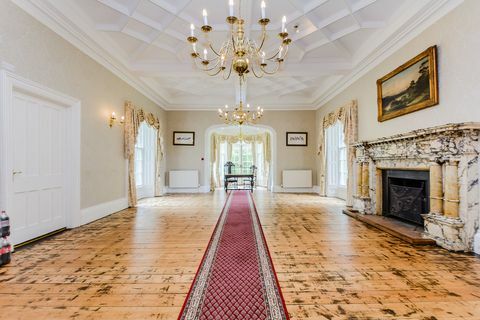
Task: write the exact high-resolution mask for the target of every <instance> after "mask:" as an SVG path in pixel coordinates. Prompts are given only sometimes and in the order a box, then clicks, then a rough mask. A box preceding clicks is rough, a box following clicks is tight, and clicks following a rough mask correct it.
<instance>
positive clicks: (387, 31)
mask: <svg viewBox="0 0 480 320" xmlns="http://www.w3.org/2000/svg"><path fill="white" fill-rule="evenodd" d="M25 1H28V2H32V3H33V2H34V3H35V6H36V7H39V8H44V9H45V10H44V12H45V13H47V14H49V13H51V12H55V13H56V14H57V16H54V15H52V17H51V18H52V19H58V17H59V16H61V18H62V19H63V20H62V23H69V26H70V28H71V29H74V28H77V30H79V31H80V32H81V33H82V34H83V35H84V37H85V41H90V42H89V44H88V46H89V47H94V46H96V47H98V48H102V51H103V52H105V54H106V56H103V59H105V60H107V61H115V63H120V65H117V66H116V67H115V68H116V69H122V70H124V71H123V74H127V73H128V75H129V77H130V78H129V79H130V80H131V81H132V82H133V83H135V85H138V86H139V87H141V88H142V90H143V89H144V91H145V92H146V94H148V95H149V96H154V97H158V101H161V104H162V106H163V107H165V108H167V109H204V108H212V109H216V108H217V107H218V106H219V104H224V103H230V104H231V103H232V102H233V101H235V100H238V99H239V97H238V90H236V89H235V88H236V86H237V81H238V79H237V78H236V77H235V76H232V77H231V79H229V80H227V81H224V80H221V79H220V78H218V77H217V78H214V77H210V76H208V75H206V74H204V73H203V72H202V71H200V70H198V69H197V68H195V67H194V65H193V63H192V59H191V58H190V53H191V46H190V45H189V44H188V43H187V41H186V38H187V36H188V35H189V31H190V23H194V24H195V26H196V34H197V35H198V36H199V40H200V42H199V43H198V47H197V50H198V51H202V50H203V48H204V47H205V46H207V45H208V44H209V43H212V45H213V47H214V48H219V47H220V46H221V44H222V42H223V41H224V40H225V39H226V38H227V34H228V30H229V25H228V24H227V23H226V21H225V18H226V16H227V14H228V0H25ZM456 1H457V2H458V1H459V0H267V1H266V2H267V9H266V11H267V16H268V17H269V18H270V20H271V23H270V25H269V26H268V27H267V30H268V40H267V42H266V46H265V48H266V51H269V50H270V51H273V50H275V49H276V48H278V45H279V38H278V33H279V31H280V25H281V18H282V16H284V15H285V16H287V18H288V23H287V28H288V31H289V33H290V37H291V38H292V39H293V43H292V45H291V47H290V50H289V56H288V58H287V59H286V63H285V65H284V67H283V68H282V70H281V71H280V72H279V73H278V74H276V75H274V76H268V77H265V78H263V79H256V78H254V77H249V78H248V81H247V97H248V98H249V99H253V100H255V101H251V104H256V103H257V101H256V100H258V102H259V103H262V105H263V106H264V107H265V108H288V109H295V108H297V109H305V108H311V109H314V108H316V107H317V105H315V103H316V101H319V99H321V97H322V96H323V95H324V94H325V93H326V92H329V91H331V90H332V88H334V87H335V86H336V85H337V84H338V83H340V82H341V81H345V80H346V79H348V77H350V76H351V74H354V70H355V68H357V67H358V66H359V65H360V64H361V63H363V61H367V60H368V58H369V57H370V56H371V55H374V54H375V53H376V52H377V51H378V49H379V47H380V46H382V45H383V44H384V43H386V41H388V39H389V38H388V37H389V36H390V37H392V39H393V37H395V36H397V35H398V33H399V32H400V31H402V30H404V29H406V28H408V27H409V26H410V25H413V24H415V23H418V21H421V19H426V18H425V12H428V14H430V15H432V16H433V15H434V13H435V10H440V8H441V7H442V5H445V4H448V3H449V2H456ZM238 2H239V0H235V3H237V4H238ZM260 2H261V0H242V2H241V13H242V17H243V18H244V19H245V23H246V33H247V35H249V36H251V37H252V38H254V39H257V38H258V37H259V36H260V32H259V30H260V28H259V25H258V22H257V21H258V19H259V17H260ZM432 8H434V9H432ZM202 9H206V10H207V11H208V19H209V24H210V25H212V26H213V27H214V31H213V32H211V33H210V34H209V36H208V38H205V37H203V36H202V35H201V31H200V30H199V27H200V26H201V25H202ZM427 9H428V10H427ZM424 11H425V12H424ZM238 12H239V9H238V7H236V8H235V13H236V14H237V15H238ZM297 30H298V31H297ZM97 51H99V50H97ZM112 63H113V62H112ZM235 94H237V96H235ZM225 100H229V101H230V102H228V101H226V102H222V101H225Z"/></svg>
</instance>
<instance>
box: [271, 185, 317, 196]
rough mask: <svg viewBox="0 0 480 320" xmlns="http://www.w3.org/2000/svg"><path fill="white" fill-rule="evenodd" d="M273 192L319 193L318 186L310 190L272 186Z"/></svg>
mask: <svg viewBox="0 0 480 320" xmlns="http://www.w3.org/2000/svg"><path fill="white" fill-rule="evenodd" d="M273 192H277V193H316V194H319V193H320V187H319V186H313V187H311V188H284V187H282V186H274V187H273Z"/></svg>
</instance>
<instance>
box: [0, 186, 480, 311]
mask: <svg viewBox="0 0 480 320" xmlns="http://www.w3.org/2000/svg"><path fill="white" fill-rule="evenodd" d="M224 196H225V195H224V193H222V192H217V193H216V194H215V195H189V196H181V195H176V196H167V197H163V198H157V199H150V200H147V201H143V202H142V203H141V207H139V208H138V210H125V211H122V212H120V213H118V214H115V215H112V216H110V217H107V218H105V219H102V220H99V221H97V222H94V223H91V224H89V225H87V226H84V227H81V228H78V229H76V230H72V231H68V232H65V233H63V234H61V235H58V236H56V237H54V238H52V239H50V240H47V241H44V242H42V243H39V244H37V245H35V246H32V247H30V248H27V249H23V250H20V251H18V252H17V253H15V255H14V261H13V263H12V264H10V265H9V266H7V267H2V268H0V319H9V320H13V319H28V320H31V319H34V320H39V319H49V320H51V319H115V320H122V319H135V320H140V319H169V320H175V319H176V318H177V316H178V313H179V311H180V307H181V305H182V303H183V300H184V298H185V296H186V293H187V291H188V289H189V286H190V284H191V282H192V280H193V276H194V273H195V271H196V269H197V267H198V264H199V263H200V259H201V257H202V254H203V252H204V250H205V248H206V246H207V242H208V240H209V238H210V235H211V233H212V231H213V227H214V224H215V223H216V221H217V218H218V215H219V213H220V210H221V207H222V206H223V201H224ZM255 198H256V204H257V208H258V211H259V215H260V219H261V220H262V224H263V228H264V231H265V235H266V238H267V242H268V245H269V247H270V250H271V253H272V257H273V262H274V264H275V268H276V270H277V272H278V277H279V281H280V285H281V287H282V290H283V293H284V296H285V299H286V303H287V308H288V311H289V313H290V315H291V318H292V319H349V320H354V319H422V320H434V319H480V258H479V257H477V256H473V255H468V254H455V253H449V252H447V251H445V250H443V249H440V248H437V247H412V246H410V245H408V244H407V243H404V242H402V241H401V240H398V239H397V238H394V237H392V236H390V235H388V234H386V233H383V232H381V231H379V230H377V229H374V228H372V227H367V226H365V225H364V224H363V223H362V222H360V221H357V220H355V219H352V218H350V217H348V216H346V215H344V214H342V213H341V209H342V202H340V201H339V200H332V199H324V198H320V197H318V196H314V195H293V194H270V193H266V192H256V194H255ZM225 320H228V319H225ZM246 320H248V319H246Z"/></svg>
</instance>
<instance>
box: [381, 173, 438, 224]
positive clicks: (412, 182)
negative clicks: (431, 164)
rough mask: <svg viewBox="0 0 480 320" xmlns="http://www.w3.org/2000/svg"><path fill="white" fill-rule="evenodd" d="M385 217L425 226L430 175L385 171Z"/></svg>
mask: <svg viewBox="0 0 480 320" xmlns="http://www.w3.org/2000/svg"><path fill="white" fill-rule="evenodd" d="M382 181H383V182H382V185H383V206H382V207H383V212H382V213H383V215H384V216H388V217H392V218H395V219H399V220H402V221H405V222H409V223H413V224H416V225H420V226H423V218H422V214H425V213H428V212H429V210H430V208H429V196H430V195H429V173H428V171H413V170H383V174H382Z"/></svg>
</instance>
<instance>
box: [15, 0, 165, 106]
mask: <svg viewBox="0 0 480 320" xmlns="http://www.w3.org/2000/svg"><path fill="white" fill-rule="evenodd" d="M12 2H13V3H14V4H15V5H17V6H18V7H19V8H21V9H22V10H24V11H25V12H27V13H28V14H30V15H31V16H32V17H33V18H35V19H36V20H38V21H40V22H41V23H42V24H44V25H46V26H47V27H48V28H50V29H51V30H53V31H54V32H55V33H57V34H58V35H59V36H61V37H62V38H63V39H65V40H66V41H68V42H69V43H71V44H72V45H73V46H75V47H76V48H78V49H79V50H80V51H82V52H83V53H84V54H86V55H87V56H89V57H90V58H92V59H93V60H95V61H96V62H98V63H99V64H101V65H102V66H104V67H105V68H106V69H108V70H109V71H111V72H112V73H113V74H115V75H116V76H117V77H119V78H120V79H122V80H123V81H125V82H126V83H128V84H129V85H130V86H132V87H133V88H135V89H136V90H138V91H139V92H140V93H142V94H144V95H145V96H146V97H147V98H149V99H151V100H152V101H153V102H154V103H156V104H157V105H158V107H160V108H162V109H165V107H164V106H166V105H168V104H169V103H168V101H167V100H166V99H164V98H163V97H162V96H160V95H159V94H158V93H157V92H156V91H155V90H153V89H152V88H150V87H149V86H148V85H147V84H145V83H144V82H143V81H141V80H140V79H139V78H138V77H136V76H135V75H134V74H133V73H132V72H130V71H129V70H128V69H127V68H126V67H125V66H124V65H123V64H122V63H121V62H120V61H119V60H118V59H115V58H114V57H113V56H112V55H110V54H109V53H108V52H107V51H106V50H105V49H103V48H102V47H101V46H100V45H98V44H97V43H96V42H95V41H94V40H93V39H92V38H91V37H90V36H89V35H87V34H86V33H85V32H83V31H82V30H80V28H78V26H76V25H74V24H73V23H72V22H71V21H70V20H69V19H68V18H66V17H65V16H64V15H63V14H62V13H60V12H59V11H58V10H57V9H56V8H55V7H54V6H53V5H51V4H50V3H49V1H48V0H47V1H42V0H12ZM62 4H66V3H62ZM77 14H78V12H77Z"/></svg>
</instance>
